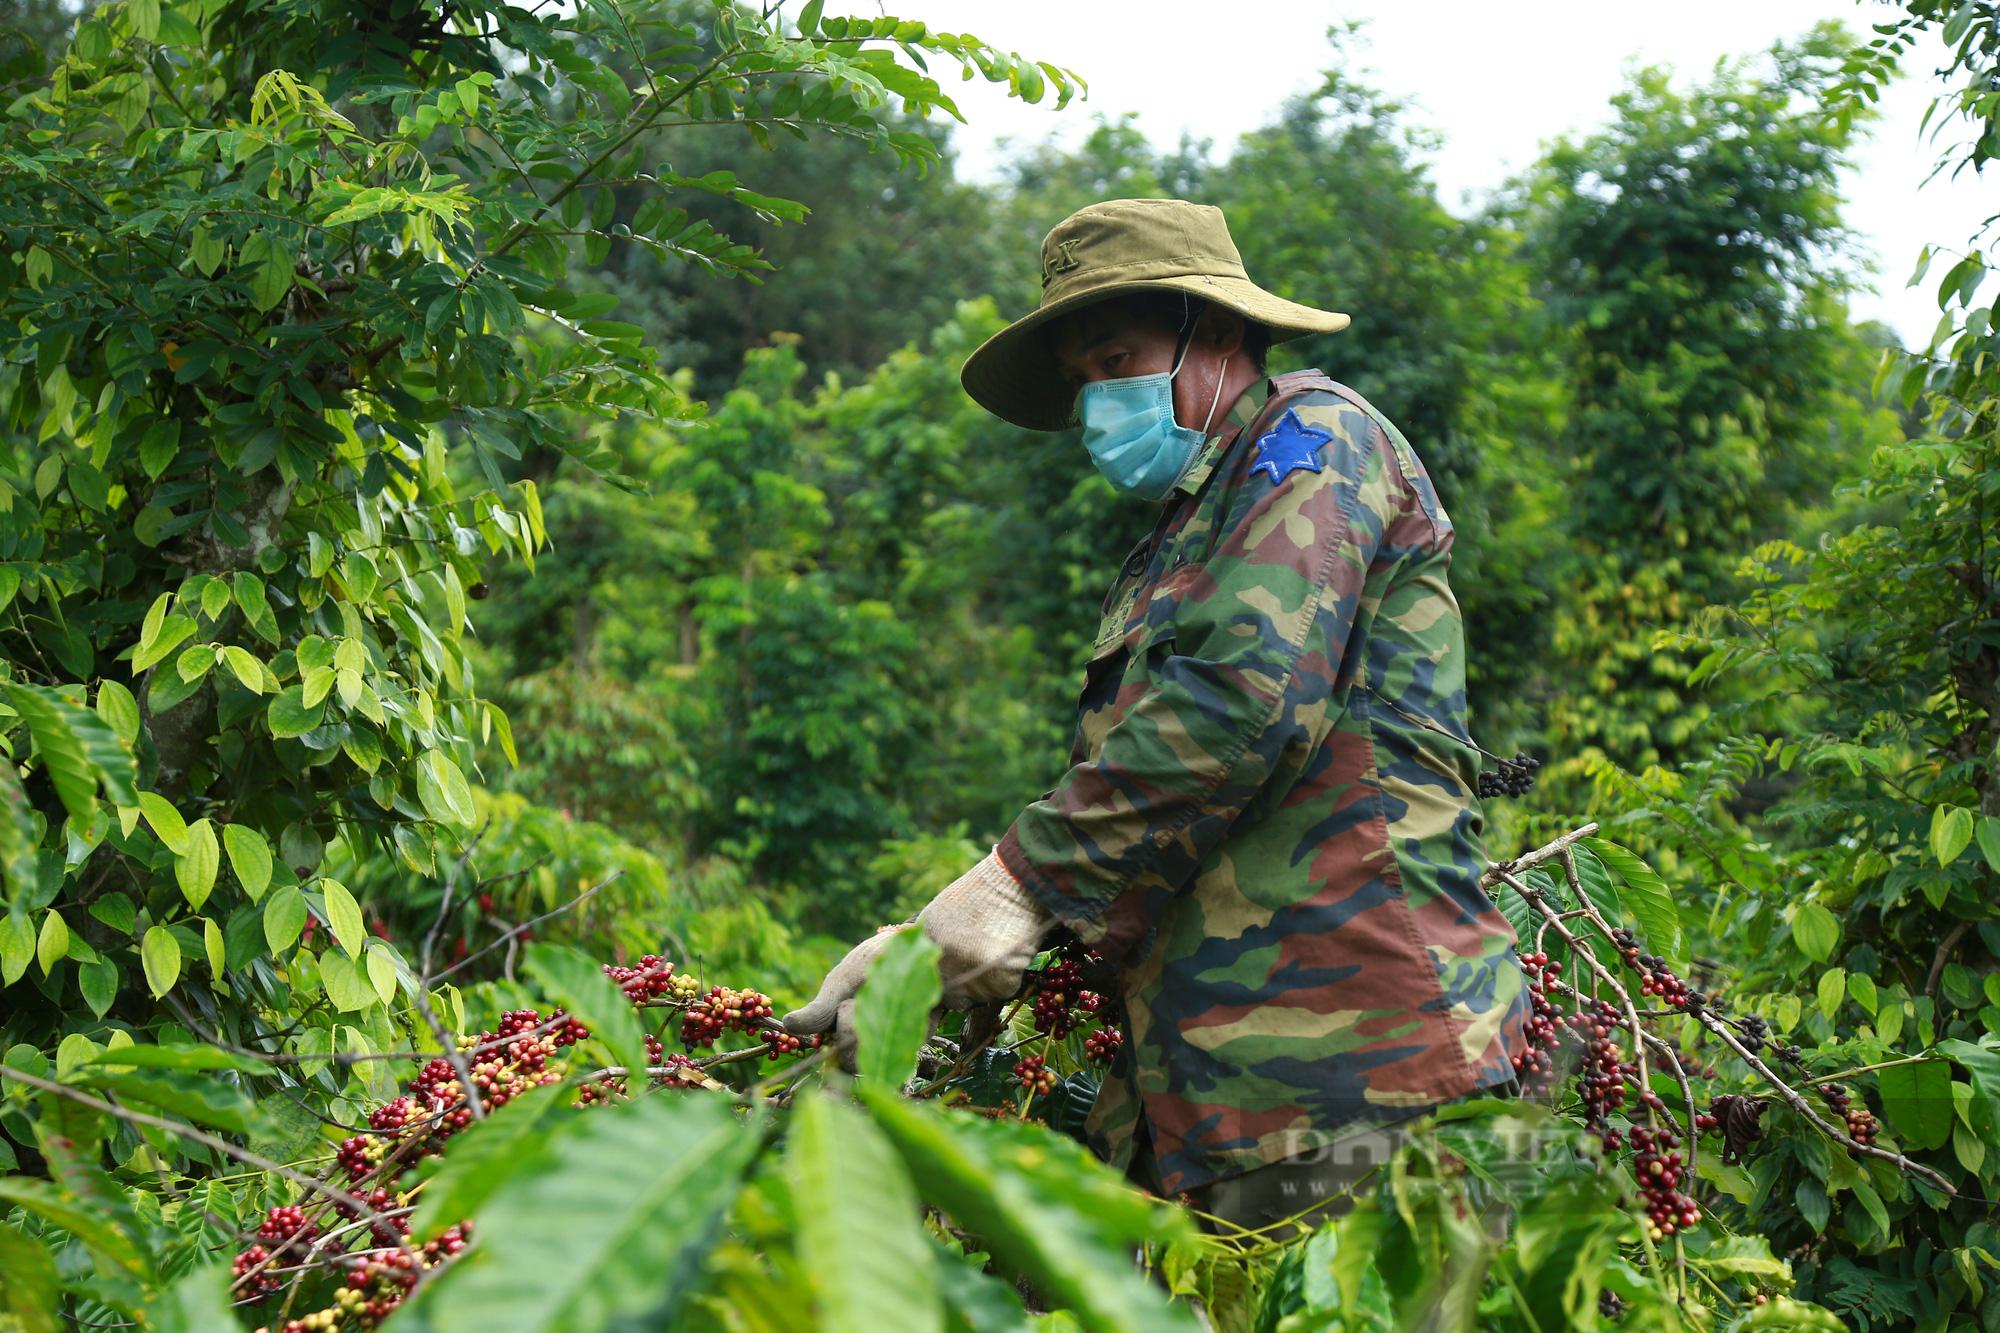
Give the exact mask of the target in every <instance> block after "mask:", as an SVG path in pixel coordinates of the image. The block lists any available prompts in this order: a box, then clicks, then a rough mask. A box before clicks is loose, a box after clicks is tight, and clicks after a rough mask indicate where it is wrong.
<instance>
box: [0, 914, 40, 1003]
mask: <svg viewBox="0 0 2000 1333" xmlns="http://www.w3.org/2000/svg"><path fill="white" fill-rule="evenodd" d="M34 961H35V928H34V926H32V925H30V924H29V923H28V914H27V913H26V912H22V911H10V912H8V913H7V914H6V915H5V916H0V986H11V985H13V984H14V983H15V982H17V981H19V980H20V979H21V974H22V973H24V972H26V971H27V970H28V964H30V963H32V962H34Z"/></svg>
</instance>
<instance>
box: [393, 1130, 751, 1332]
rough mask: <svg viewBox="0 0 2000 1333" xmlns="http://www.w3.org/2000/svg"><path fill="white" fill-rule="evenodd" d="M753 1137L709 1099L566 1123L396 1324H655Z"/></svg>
mask: <svg viewBox="0 0 2000 1333" xmlns="http://www.w3.org/2000/svg"><path fill="white" fill-rule="evenodd" d="M761 1138H762V1136H761V1134H760V1132H759V1128H758V1126H756V1125H755V1124H745V1123H743V1122H742V1121H740V1120H739V1119H738V1118H737V1115H736V1113H735V1111H734V1110H733V1109H732V1107H731V1105H730V1104H729V1102H728V1101H727V1100H725V1099H723V1098H720V1097H645V1098H641V1099H639V1100H637V1101H634V1102H631V1103H628V1104H625V1105H620V1106H608V1107H604V1108H602V1109H594V1110H593V1111H592V1112H591V1113H590V1114H589V1115H578V1116H570V1117H567V1118H566V1122H565V1123H564V1124H563V1125H562V1126H561V1127H560V1128H559V1129H558V1130H557V1131H556V1132H555V1133H554V1134H552V1135H550V1136H549V1140H548V1146H547V1149H546V1151H545V1153H544V1154H543V1155H542V1156H541V1157H540V1158H539V1159H538V1160H537V1161H536V1162H535V1163H533V1164H532V1169H530V1170H527V1171H525V1172H523V1173H522V1174H520V1175H517V1176H516V1177H515V1178H514V1179H513V1180H511V1181H509V1182H507V1183H506V1184H504V1185H502V1186H501V1187H500V1189H499V1190H498V1191H497V1192H495V1193H494V1195H493V1196H492V1197H491V1198H489V1199H488V1200H487V1201H486V1203H485V1205H484V1206H483V1207H482V1208H481V1209H480V1210H479V1212H478V1213H477V1214H476V1216H475V1220H476V1221H477V1223H478V1235H479V1243H478V1244H477V1245H475V1246H474V1247H473V1248H472V1249H471V1250H469V1251H467V1253H466V1255H465V1256H464V1258H463V1259H461V1260H460V1261H459V1262H457V1263H455V1264H453V1265H452V1266H451V1267H449V1268H447V1269H446V1270H445V1271H444V1274H443V1276H441V1277H438V1278H436V1279H435V1280H434V1281H431V1282H429V1283H426V1284H425V1285H424V1286H422V1287H420V1288H419V1289H418V1291H417V1295H416V1296H415V1298H413V1299H412V1300H411V1301H410V1302H409V1304H407V1305H405V1306H404V1307H403V1308H402V1309H401V1310H400V1311H399V1312H398V1313H397V1316H396V1318H397V1320H398V1321H399V1323H400V1324H401V1325H402V1327H403V1328H404V1330H405V1333H420V1331H422V1330H437V1331H438V1333H456V1331H457V1330H465V1333H474V1331H475V1330H477V1331H478V1333H484V1330H487V1329H493V1328H505V1329H509V1330H514V1331H515V1333H535V1331H536V1330H550V1331H551V1333H553V1331H555V1330H561V1333H596V1330H599V1329H604V1328H609V1327H611V1326H613V1325H614V1324H617V1325H620V1326H632V1327H645V1326H650V1325H656V1324H659V1323H660V1322H661V1321H662V1320H663V1319H664V1317H665V1314H666V1312H667V1311H669V1310H673V1309H675V1308H677V1306H678V1305H679V1303H680V1301H681V1299H682V1297H683V1296H684V1294H685V1293H686V1292H687V1291H688V1289H689V1288H690V1286H691V1285H692V1284H693V1282H694V1281H695V1280H696V1278H697V1277H698V1275H699V1273H700V1264H699V1263H698V1262H693V1261H691V1260H692V1257H693V1256H699V1255H701V1254H704V1253H706V1252H707V1250H708V1247H709V1246H710V1245H712V1244H713V1243H714V1241H715V1239H716V1236H717V1232H718V1230H719V1228H720V1226H721V1222H722V1217H723V1214H724V1212H725V1211H726V1210H727V1209H728V1207H729V1205H730V1203H731V1201H733V1200H734V1199H735V1197H736V1194H737V1191H738V1190H739V1188H740V1187H741V1185H742V1179H743V1172H744V1169H745V1168H746V1167H747V1166H748V1165H749V1163H750V1160H751V1158H752V1157H754V1156H755V1155H756V1152H757V1150H758V1147H759V1145H760V1143H761ZM552 1254H559V1255H561V1256H562V1262H561V1263H558V1264H551V1263H550V1262H549V1261H548V1256H550V1255H552Z"/></svg>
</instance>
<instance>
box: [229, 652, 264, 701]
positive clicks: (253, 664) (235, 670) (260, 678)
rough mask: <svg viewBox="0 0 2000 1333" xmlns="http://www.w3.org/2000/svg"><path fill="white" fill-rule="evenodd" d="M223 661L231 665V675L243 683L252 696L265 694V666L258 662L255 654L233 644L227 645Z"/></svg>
mask: <svg viewBox="0 0 2000 1333" xmlns="http://www.w3.org/2000/svg"><path fill="white" fill-rule="evenodd" d="M222 660H223V661H225V662H227V663H228V664H229V670H230V673H231V674H232V675H234V676H235V677H236V679H238V680H240V681H242V682H243V688H244V689H246V690H248V691H250V693H252V694H262V693H263V692H264V664H263V663H262V662H260V661H258V660H257V655H256V654H255V653H252V652H251V651H250V650H249V649H248V648H240V647H238V646H237V645H236V644H233V643H231V644H225V645H223V649H222Z"/></svg>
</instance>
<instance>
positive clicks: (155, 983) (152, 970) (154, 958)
mask: <svg viewBox="0 0 2000 1333" xmlns="http://www.w3.org/2000/svg"><path fill="white" fill-rule="evenodd" d="M139 961H140V963H142V964H143V965H144V966H145V969H146V986H147V988H148V989H149V990H151V991H152V993H153V998H154V999H156V1000H157V999H159V998H160V997H161V996H162V995H165V994H166V993H167V992H168V991H170V990H172V989H173V988H174V982H175V981H176V980H178V979H179V978H180V975H181V946H180V945H179V944H177V943H175V942H174V937H173V935H172V934H170V933H169V932H168V930H167V928H166V927H165V926H150V927H148V928H147V930H146V938H145V940H144V941H143V942H142V943H141V944H140V945H139Z"/></svg>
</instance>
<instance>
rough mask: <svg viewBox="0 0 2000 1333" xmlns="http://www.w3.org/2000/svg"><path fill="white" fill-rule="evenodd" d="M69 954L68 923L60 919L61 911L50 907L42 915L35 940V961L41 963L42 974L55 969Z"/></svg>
mask: <svg viewBox="0 0 2000 1333" xmlns="http://www.w3.org/2000/svg"><path fill="white" fill-rule="evenodd" d="M68 954H69V923H68V922H67V921H64V920H63V919H62V913H60V912H58V911H56V909H55V908H53V907H51V908H50V909H49V910H48V913H47V914H46V915H45V916H43V917H42V933H41V936H40V938H39V939H37V940H36V941H35V961H36V962H38V963H40V964H41V965H42V975H43V976H47V975H49V973H51V972H53V971H55V970H56V964H57V963H60V962H61V961H62V960H63V959H64V958H65V957H66V956H68Z"/></svg>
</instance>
